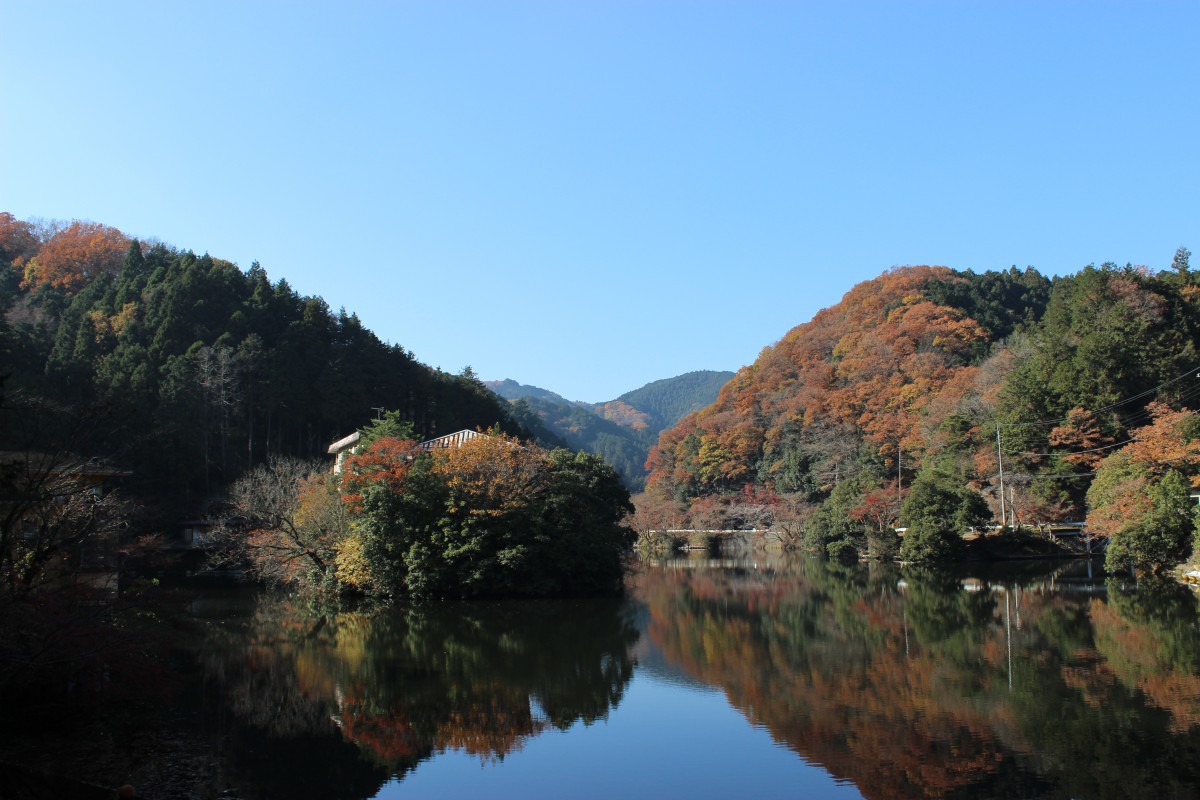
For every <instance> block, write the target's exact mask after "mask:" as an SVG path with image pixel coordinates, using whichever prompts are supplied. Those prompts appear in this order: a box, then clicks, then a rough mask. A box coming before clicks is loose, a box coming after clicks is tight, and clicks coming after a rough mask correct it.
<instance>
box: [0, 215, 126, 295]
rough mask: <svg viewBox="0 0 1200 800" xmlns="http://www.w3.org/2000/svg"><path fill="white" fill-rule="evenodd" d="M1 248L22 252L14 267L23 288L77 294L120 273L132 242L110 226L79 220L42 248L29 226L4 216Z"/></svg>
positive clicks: (6, 250)
mask: <svg viewBox="0 0 1200 800" xmlns="http://www.w3.org/2000/svg"><path fill="white" fill-rule="evenodd" d="M0 247H3V249H4V250H5V252H12V251H17V252H18V255H17V256H16V257H14V259H13V261H12V266H13V268H14V269H16V270H17V271H18V272H19V273H20V275H21V288H23V289H27V290H32V289H36V288H38V287H41V286H53V287H55V288H58V289H62V290H63V291H65V292H66V293H68V294H73V293H75V292H77V291H79V290H80V289H82V288H83V287H84V286H86V285H87V284H88V283H89V282H91V281H92V280H94V279H95V278H97V277H98V276H100V275H102V274H109V275H116V274H117V273H118V272H120V271H121V266H122V264H123V263H124V261H125V254H126V252H127V251H128V250H129V238H128V237H127V236H125V234H123V233H121V232H120V231H119V230H117V229H116V228H113V227H110V226H108V225H101V224H99V223H95V222H82V221H79V220H76V221H75V222H72V223H71V224H70V225H68V226H67V227H65V228H63V229H62V230H59V231H57V232H56V233H54V234H53V235H51V236H50V238H49V239H47V240H46V241H45V242H44V243H42V244H41V246H40V247H38V246H37V245H36V239H35V237H34V233H33V231H32V229H31V227H30V226H29V224H28V223H23V222H19V221H17V220H15V219H14V218H13V217H12V215H11V214H4V215H2V218H0Z"/></svg>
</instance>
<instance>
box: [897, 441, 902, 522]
mask: <svg viewBox="0 0 1200 800" xmlns="http://www.w3.org/2000/svg"><path fill="white" fill-rule="evenodd" d="M902 454H903V451H902V450H901V449H900V443H899V442H897V443H896V510H897V511H899V510H900V506H901V505H902V501H901V499H900V481H901V478H902V475H903V473H902V472H901V471H900V457H901V455H902Z"/></svg>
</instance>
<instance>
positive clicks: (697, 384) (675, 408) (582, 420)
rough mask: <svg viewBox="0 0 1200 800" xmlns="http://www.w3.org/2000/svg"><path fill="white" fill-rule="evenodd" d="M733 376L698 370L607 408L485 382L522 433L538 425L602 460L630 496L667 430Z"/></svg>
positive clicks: (709, 399) (649, 386)
mask: <svg viewBox="0 0 1200 800" xmlns="http://www.w3.org/2000/svg"><path fill="white" fill-rule="evenodd" d="M732 377H733V373H732V372H719V371H715V370H701V371H698V372H689V373H687V374H685V375H679V376H677V377H675V378H666V379H663V380H658V381H654V382H653V383H648V384H646V385H645V386H643V387H641V388H640V389H635V390H633V391H631V392H626V393H625V394H623V395H621V396H620V397H618V398H617V399H615V400H610V401H608V402H606V403H584V402H579V401H576V402H572V401H570V400H567V399H566V398H564V397H562V396H561V395H558V394H555V393H554V392H551V391H549V390H546V389H542V388H539V387H537V386H528V385H526V384H522V383H518V382H516V381H514V380H502V381H484V382H483V384H484V385H485V386H487V387H488V388H489V389H491V390H492V391H494V392H495V393H496V394H498V395H500V396H501V397H503V398H504V399H506V400H508V401H509V402H510V403H511V404H512V406H513V415H514V417H515V418H516V419H517V420H520V421H521V422H522V424H524V425H525V426H526V427H532V423H533V419H534V418H537V419H540V421H541V422H542V424H543V425H545V427H546V428H547V429H548V430H549V431H550V432H551V433H553V434H555V435H557V436H559V437H560V438H561V439H562V440H563V441H565V442H566V443H567V444H568V445H569V446H570V447H573V448H575V449H579V450H587V451H588V452H590V453H595V454H597V455H599V456H601V457H603V458H604V459H605V460H606V461H608V463H609V464H611V465H612V467H613V468H614V469H615V470H617V472H618V473H620V475H621V477H622V478H623V479H624V480H625V483H626V484H627V485H628V486H629V487H630V488H631V489H633V490H635V491H637V490H640V489H641V488H642V486H643V485H644V483H645V479H646V471H645V463H646V456H647V455H648V454H649V452H650V448H651V447H652V446H653V445H654V443H655V442H656V441H657V440H658V435H659V433H660V432H662V431H663V430H664V429H665V428H668V427H670V426H671V425H673V424H675V423H676V422H678V421H679V420H680V419H681V418H682V417H683V416H684V415H686V414H688V413H690V412H691V411H694V410H696V409H700V408H704V407H705V406H707V405H709V404H711V403H712V402H713V401H715V400H716V398H717V393H718V392H719V391H720V389H721V386H723V385H724V384H725V382H726V381H728V380H729V379H730V378H732Z"/></svg>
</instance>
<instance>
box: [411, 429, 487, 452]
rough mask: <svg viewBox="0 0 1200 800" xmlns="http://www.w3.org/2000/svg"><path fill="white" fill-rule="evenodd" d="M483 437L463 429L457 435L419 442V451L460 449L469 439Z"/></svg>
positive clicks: (451, 434) (452, 434)
mask: <svg viewBox="0 0 1200 800" xmlns="http://www.w3.org/2000/svg"><path fill="white" fill-rule="evenodd" d="M483 435H484V434H482V433H480V432H479V431H472V430H465V429H464V430H461V431H459V432H457V433H448V434H446V435H445V436H439V437H437V438H436V439H430V440H428V441H425V442H421V449H422V450H425V451H429V450H442V449H445V448H448V447H462V445H463V442H466V441H467V440H469V439H474V438H475V437H476V436H483Z"/></svg>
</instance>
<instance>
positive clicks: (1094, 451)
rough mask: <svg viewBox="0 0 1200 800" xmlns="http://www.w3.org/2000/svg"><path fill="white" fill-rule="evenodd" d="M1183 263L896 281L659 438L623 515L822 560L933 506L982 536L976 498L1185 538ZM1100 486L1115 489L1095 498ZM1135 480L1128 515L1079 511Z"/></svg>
mask: <svg viewBox="0 0 1200 800" xmlns="http://www.w3.org/2000/svg"><path fill="white" fill-rule="evenodd" d="M1188 257H1189V253H1188V252H1187V251H1186V250H1185V249H1182V248H1181V249H1180V251H1179V252H1177V253H1176V256H1175V260H1174V262H1173V264H1172V265H1171V267H1170V268H1169V269H1165V270H1163V271H1161V272H1157V273H1155V272H1153V271H1151V270H1148V269H1145V268H1138V267H1131V266H1127V267H1117V266H1116V265H1113V264H1104V265H1102V266H1100V267H1098V268H1097V267H1093V266H1088V267H1087V268H1085V269H1083V270H1082V271H1080V272H1079V273H1077V274H1075V275H1071V276H1068V277H1062V278H1055V279H1054V280H1050V279H1048V278H1046V277H1044V276H1042V275H1040V274H1038V273H1037V272H1036V271H1035V270H1033V269H1026V270H1024V271H1018V270H1016V269H1015V268H1013V269H1010V270H1007V271H1001V272H986V273H983V274H974V273H971V272H956V271H954V270H951V269H948V268H945V267H905V268H896V269H893V270H890V271H889V272H887V273H885V274H884V275H881V276H880V277H878V278H876V279H874V280H871V281H867V282H865V283H862V284H859V285H858V286H855V287H854V288H853V289H851V290H850V292H848V293H847V294H846V296H845V297H844V298H843V299H842V301H841V302H840V303H838V304H837V305H835V306H833V307H831V308H828V309H825V310H823V311H821V312H819V313H818V314H817V315H816V316H815V317H814V318H813V319H812V321H810V322H807V323H805V324H803V325H800V326H798V327H796V328H794V329H793V330H792V331H790V332H789V333H788V334H787V335H786V336H784V337H783V339H782V340H781V341H779V342H778V343H777V344H775V345H774V346H773V347H769V348H767V349H766V350H764V351H763V353H762V355H761V356H760V357H759V359H758V360H757V361H756V362H755V363H754V364H752V365H750V366H748V367H745V368H744V369H742V370H741V371H740V372H739V373H738V374H737V376H736V377H735V378H734V379H733V380H732V381H730V382H729V383H728V384H727V385H726V386H725V387H724V389H722V390H721V393H720V396H719V397H718V399H717V401H716V402H715V403H714V404H712V405H711V406H709V407H707V408H705V409H703V410H701V411H699V412H697V413H695V414H692V415H690V416H688V417H687V418H685V419H684V420H683V421H681V422H680V423H679V424H678V425H676V426H675V427H673V428H671V429H670V430H667V431H665V432H664V433H663V434H662V436H661V437H660V439H659V442H658V444H657V445H656V446H655V448H654V449H653V450H652V452H651V454H650V459H649V462H648V466H649V467H650V468H651V475H650V479H649V490H648V493H647V497H645V498H643V499H642V501H641V503H640V507H641V508H642V510H643V511H644V512H645V513H648V514H650V515H652V516H653V515H658V516H659V517H660V518H661V517H669V518H671V519H674V520H676V521H678V520H681V519H685V518H687V517H689V516H690V517H691V518H692V519H693V520H698V519H705V520H709V521H710V522H711V521H712V520H713V519H714V518H718V519H719V520H720V522H721V523H722V524H754V523H755V520H756V519H757V518H761V517H762V516H763V515H766V516H768V517H771V518H772V519H775V520H776V521H778V520H781V519H784V518H787V519H789V520H793V521H795V522H796V527H797V530H802V531H803V536H804V538H805V541H806V542H807V544H809V545H810V546H817V547H830V549H831V550H838V549H843V548H845V547H847V546H849V545H851V544H853V543H854V542H858V543H859V544H858V546H859V548H860V549H863V548H865V547H866V544H865V540H866V539H867V538H869V534H870V533H871V532H873V531H874V532H880V531H885V530H888V531H890V528H891V526H893V525H896V524H900V525H904V524H906V515H908V516H910V517H912V518H914V519H916V518H917V517H918V516H920V515H921V514H923V513H924V512H923V511H919V510H918V509H917V508H916V506H917V505H920V503H918V502H917V501H916V500H915V499H913V498H914V497H915V495H916V494H920V495H921V497H922V498H924V499H923V500H922V501H921V502H924V503H928V502H933V501H931V500H928V498H931V497H937V498H940V499H939V500H937V502H939V503H942V504H943V509H942V511H941V512H939V514H938V516H939V518H944V519H948V518H950V517H951V516H953V515H954V514H958V513H960V512H962V513H963V514H965V516H963V517H962V518H961V519H963V520H966V519H980V518H981V514H980V511H979V510H972V511H971V512H970V513H967V512H966V511H965V510H964V509H967V508H968V507H969V506H970V507H971V508H972V509H974V508H975V506H974V505H972V504H974V503H975V502H976V501H975V500H973V499H972V497H974V498H976V499H978V501H979V503H980V504H981V503H982V502H983V501H984V500H986V502H987V504H988V506H990V516H994V517H995V519H996V520H997V521H1000V520H1001V518H1002V517H1003V519H1004V520H1005V521H1006V522H1008V523H1010V524H1011V523H1013V522H1014V521H1015V522H1017V523H1036V522H1046V521H1051V520H1064V519H1076V520H1077V519H1083V517H1084V516H1085V515H1087V514H1089V513H1090V514H1092V515H1093V516H1092V517H1091V518H1089V522H1090V523H1095V524H1099V520H1100V518H1101V516H1102V515H1103V514H1104V513H1108V514H1110V515H1111V514H1112V513H1113V509H1114V508H1119V509H1123V510H1124V511H1125V512H1128V513H1124V514H1118V515H1117V516H1119V517H1120V520H1121V521H1119V522H1114V523H1113V524H1111V525H1109V527H1108V528H1107V531H1108V532H1110V533H1114V534H1118V535H1117V537H1116V539H1114V542H1117V541H1118V540H1120V539H1121V534H1120V532H1121V531H1124V532H1125V533H1129V532H1130V531H1132V530H1134V529H1135V528H1139V526H1140V527H1141V528H1147V526H1149V527H1153V526H1154V525H1158V524H1159V523H1160V522H1161V521H1162V520H1164V519H1170V520H1172V522H1171V526H1174V527H1173V530H1176V531H1177V532H1179V531H1182V530H1183V528H1185V527H1186V528H1187V530H1188V531H1189V532H1190V527H1191V515H1190V506H1189V505H1188V498H1187V489H1188V487H1189V486H1193V485H1196V484H1197V483H1200V481H1197V479H1196V476H1197V474H1198V472H1200V444H1198V443H1197V442H1196V439H1195V434H1196V433H1197V431H1196V430H1195V429H1196V424H1195V423H1196V419H1197V418H1196V415H1195V414H1194V413H1192V409H1194V408H1196V403H1197V398H1198V397H1200V378H1198V377H1197V371H1198V370H1197V367H1198V366H1200V354H1198V352H1197V351H1198V345H1200V275H1197V274H1196V273H1194V272H1192V271H1191V269H1190V267H1189V263H1188ZM1147 442H1157V443H1158V444H1157V445H1155V446H1151V445H1148V444H1146V443H1147ZM1001 457H1002V459H1003V462H1004V470H1005V475H1004V496H1005V502H1004V504H1003V507H1002V506H1001V501H1000V498H1001V491H1000V480H1001V476H1000V463H999V461H1000V458H1001ZM1118 469H1123V470H1125V471H1124V472H1122V473H1121V474H1122V475H1124V476H1125V480H1123V481H1114V480H1111V478H1110V479H1109V480H1105V476H1106V472H1108V473H1110V474H1111V473H1112V472H1113V471H1115V470H1118ZM1135 476H1136V477H1137V481H1133V484H1136V485H1137V486H1138V487H1139V489H1138V490H1137V492H1136V494H1137V497H1140V498H1141V499H1140V500H1138V499H1137V497H1134V496H1131V493H1130V491H1128V490H1125V491H1119V490H1117V489H1112V490H1111V491H1109V492H1108V494H1105V495H1104V496H1101V495H1098V494H1096V493H1095V492H1093V495H1092V496H1090V497H1089V495H1088V491H1089V488H1090V487H1092V486H1093V480H1094V479H1095V483H1096V484H1097V485H1104V486H1110V485H1114V484H1115V485H1133V484H1131V481H1132V479H1133V477H1135ZM964 492H965V494H964ZM955 509H958V511H956V510H955ZM988 512H989V508H986V507H984V508H982V516H984V517H986V516H989V513H988ZM1155 520H1157V522H1156V521H1155ZM1179 520H1182V522H1180V521H1179ZM1159 527H1161V525H1159ZM798 535H799V534H798ZM1179 535H1183V534H1182V533H1180V534H1179ZM1173 541H1175V544H1174V548H1175V550H1176V551H1179V550H1180V548H1182V547H1183V546H1184V545H1183V544H1180V542H1179V541H1178V537H1176V539H1175V540H1173ZM906 544H907V543H906Z"/></svg>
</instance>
